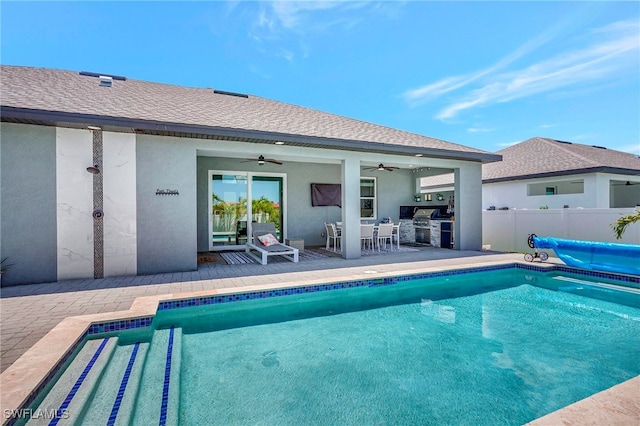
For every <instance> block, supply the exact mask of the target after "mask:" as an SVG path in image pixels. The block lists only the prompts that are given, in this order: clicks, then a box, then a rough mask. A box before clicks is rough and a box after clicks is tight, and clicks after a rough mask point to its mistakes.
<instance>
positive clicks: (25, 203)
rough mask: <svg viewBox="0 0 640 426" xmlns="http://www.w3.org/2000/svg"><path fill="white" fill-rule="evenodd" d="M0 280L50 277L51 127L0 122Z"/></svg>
mask: <svg viewBox="0 0 640 426" xmlns="http://www.w3.org/2000/svg"><path fill="white" fill-rule="evenodd" d="M0 151H1V156H0V159H1V160H0V173H1V188H0V197H1V198H2V202H1V208H0V218H1V221H0V223H1V225H2V226H0V230H1V231H0V244H1V245H0V257H8V261H7V262H8V263H10V264H11V263H12V264H13V266H12V267H11V269H10V270H9V271H8V272H7V273H6V274H4V275H3V277H2V285H3V286H6V285H15V284H26V283H41V282H49V281H55V280H56V278H57V267H56V244H57V243H56V129H55V128H54V127H43V126H31V125H25V124H12V123H2V124H1V125H0Z"/></svg>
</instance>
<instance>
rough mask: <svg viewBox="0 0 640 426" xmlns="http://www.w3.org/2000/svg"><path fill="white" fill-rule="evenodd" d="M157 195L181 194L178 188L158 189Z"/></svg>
mask: <svg viewBox="0 0 640 426" xmlns="http://www.w3.org/2000/svg"><path fill="white" fill-rule="evenodd" d="M156 195H180V193H179V192H178V190H177V189H156Z"/></svg>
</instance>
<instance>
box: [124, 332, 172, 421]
mask: <svg viewBox="0 0 640 426" xmlns="http://www.w3.org/2000/svg"><path fill="white" fill-rule="evenodd" d="M181 352H182V329H181V328H170V329H165V330H156V331H155V332H154V334H153V338H152V340H151V345H150V347H149V352H148V354H147V359H146V361H145V364H144V371H143V372H142V380H141V383H140V387H139V392H138V396H137V404H136V407H135V412H134V415H133V417H132V421H131V424H136V425H138V424H141V425H142V424H155V425H160V426H163V425H177V424H178V410H179V401H180V363H181Z"/></svg>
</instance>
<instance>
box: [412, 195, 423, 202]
mask: <svg viewBox="0 0 640 426" xmlns="http://www.w3.org/2000/svg"><path fill="white" fill-rule="evenodd" d="M421 199H422V197H421V196H420V194H416V195H415V196H414V197H413V201H415V202H416V203H419V202H420V200H421Z"/></svg>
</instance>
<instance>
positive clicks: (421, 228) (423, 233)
mask: <svg viewBox="0 0 640 426" xmlns="http://www.w3.org/2000/svg"><path fill="white" fill-rule="evenodd" d="M431 213H433V210H432V209H418V210H416V212H415V213H414V214H413V227H414V228H415V230H416V243H420V244H430V243H431Z"/></svg>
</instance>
